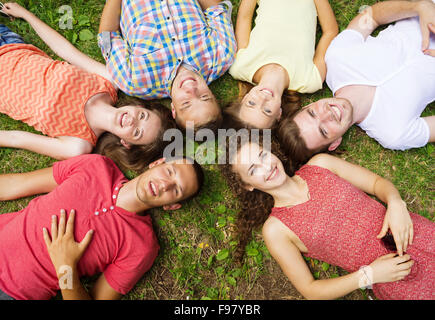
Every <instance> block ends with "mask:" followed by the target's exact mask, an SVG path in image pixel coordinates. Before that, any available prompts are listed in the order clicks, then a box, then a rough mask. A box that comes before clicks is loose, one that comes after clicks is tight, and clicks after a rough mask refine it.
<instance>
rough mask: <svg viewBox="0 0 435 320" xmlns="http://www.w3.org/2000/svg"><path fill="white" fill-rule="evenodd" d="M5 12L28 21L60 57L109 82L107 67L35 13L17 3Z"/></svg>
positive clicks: (7, 7)
mask: <svg viewBox="0 0 435 320" xmlns="http://www.w3.org/2000/svg"><path fill="white" fill-rule="evenodd" d="M3 11H4V12H6V13H7V14H9V15H10V16H13V17H16V18H22V19H24V20H26V21H27V22H28V23H29V24H30V25H31V26H32V28H33V29H34V30H35V31H36V33H37V34H38V35H39V36H40V37H41V39H42V40H43V41H44V42H45V43H46V44H47V45H48V46H49V47H50V49H52V50H53V51H54V52H55V53H56V54H57V55H58V56H59V57H61V58H62V59H64V60H65V61H67V62H69V63H71V64H73V65H75V66H77V67H79V68H82V69H84V70H86V71H88V72H91V73H96V74H98V75H100V76H102V77H104V78H106V79H108V80H109V81H111V78H110V76H109V74H108V73H107V71H106V66H105V65H104V64H102V63H100V62H98V61H95V60H94V59H92V58H90V57H88V56H87V55H85V54H84V53H83V52H81V51H80V50H78V49H77V48H76V47H74V46H73V45H72V44H71V43H70V42H69V41H68V40H67V39H65V38H64V37H63V36H62V35H60V34H59V33H58V32H57V31H55V30H54V29H52V28H51V27H50V26H48V25H47V24H45V23H44V22H42V21H41V20H40V19H39V18H38V17H36V16H35V15H34V14H33V13H31V12H30V11H28V10H26V9H25V8H23V7H21V6H20V5H19V4H17V3H6V4H5V6H4V8H3Z"/></svg>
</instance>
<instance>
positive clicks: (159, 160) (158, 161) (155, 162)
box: [148, 158, 166, 169]
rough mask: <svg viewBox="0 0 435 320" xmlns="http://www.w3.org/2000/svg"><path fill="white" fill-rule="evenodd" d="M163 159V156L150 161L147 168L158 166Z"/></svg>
mask: <svg viewBox="0 0 435 320" xmlns="http://www.w3.org/2000/svg"><path fill="white" fill-rule="evenodd" d="M165 161H166V159H165V158H160V159H158V160H156V161H153V162H151V163H150V164H149V166H148V168H150V169H151V168H152V167H155V166H158V165H159V164H162V163H164V162H165Z"/></svg>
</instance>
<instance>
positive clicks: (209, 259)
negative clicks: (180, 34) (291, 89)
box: [0, 0, 435, 299]
mask: <svg viewBox="0 0 435 320" xmlns="http://www.w3.org/2000/svg"><path fill="white" fill-rule="evenodd" d="M18 2H19V3H21V4H23V5H24V6H25V7H27V8H28V9H30V10H31V11H32V12H33V13H35V14H36V15H37V16H39V17H40V18H41V19H42V20H43V21H45V22H46V23H48V24H49V25H50V26H52V27H54V28H56V29H57V30H58V31H59V32H61V33H62V34H63V35H64V36H65V37H66V38H68V39H69V40H70V41H72V42H73V43H74V44H75V45H76V46H77V47H78V48H79V49H80V50H82V51H83V52H85V53H86V54H88V55H90V56H91V57H93V58H95V59H96V60H99V61H101V62H104V60H103V58H102V56H101V54H100V50H99V48H98V46H97V43H96V34H97V30H98V25H99V18H100V15H101V12H102V9H103V5H104V3H105V1H104V0H89V1H88V0H86V1H85V0H75V1H67V0H62V1H53V0H40V1H39V0H38V1H36V0H29V1H18ZM330 2H331V3H332V6H333V9H334V12H335V14H336V17H337V20H338V23H339V26H340V30H343V29H344V28H345V27H346V26H347V24H348V23H349V22H350V20H351V19H352V18H353V17H354V16H355V15H356V14H357V12H358V9H359V8H360V6H362V5H367V4H368V5H370V4H373V3H375V2H376V1H374V0H365V1H362V0H355V1H353V0H352V1H351V0H333V1H330ZM232 3H233V4H234V10H233V22H234V23H235V18H236V15H237V8H238V4H239V0H232ZM63 5H69V6H70V7H71V8H72V14H73V18H74V23H73V29H72V30H61V29H59V22H60V19H61V18H62V16H63V14H65V13H59V8H61V7H62V6H63ZM0 23H3V24H6V25H8V26H9V27H10V28H11V29H12V30H13V31H15V32H17V33H19V34H20V35H22V36H23V38H24V39H25V41H26V42H28V43H31V44H34V45H36V46H38V47H39V48H41V49H42V50H44V51H46V52H47V53H49V54H50V55H51V56H52V57H54V58H58V57H56V56H55V55H54V54H53V52H52V51H50V50H49V49H48V47H47V46H46V45H45V44H44V43H43V42H42V41H41V40H40V39H39V37H38V36H37V35H36V34H35V32H33V30H31V28H30V26H29V25H28V24H27V23H26V22H24V21H20V20H15V21H13V22H10V21H9V20H7V19H5V18H0ZM90 34H91V35H93V36H92V38H91V37H90V36H89V35H90ZM88 38H91V39H88ZM211 88H212V90H213V92H214V93H215V94H216V96H217V98H218V99H219V100H220V101H222V104H223V105H224V104H226V103H227V102H229V101H231V100H232V99H234V98H235V97H236V96H237V93H238V92H237V82H236V81H235V80H233V79H232V78H231V76H229V75H228V74H226V75H225V76H223V77H222V78H221V79H219V80H217V81H215V82H214V83H213V84H212V85H211ZM329 96H331V92H330V90H329V89H328V88H327V86H326V84H324V89H323V90H321V91H319V92H317V93H316V94H313V95H306V96H303V98H302V99H303V103H304V105H305V104H308V103H309V102H310V101H314V100H317V99H319V98H323V97H329ZM167 103H168V101H165V104H167ZM424 115H435V104H431V105H430V106H428V107H427V108H426V110H425V112H424ZM12 129H14V130H28V131H31V132H35V131H34V130H33V129H32V128H30V127H28V126H26V125H25V124H23V123H20V122H17V121H14V120H12V119H10V118H9V117H7V116H5V115H0V130H12ZM339 149H340V150H341V151H343V152H342V154H340V157H342V158H345V159H346V160H348V161H350V162H353V163H357V164H359V165H362V166H364V167H366V168H368V169H370V170H372V171H374V172H375V173H377V174H379V175H381V176H383V177H386V178H388V179H390V180H391V181H392V182H393V183H394V184H395V185H396V186H397V188H398V189H399V191H400V193H401V195H402V198H403V199H404V200H405V201H406V202H407V204H408V208H409V210H411V211H413V212H416V213H418V214H420V215H422V216H425V217H427V218H429V219H430V220H432V221H434V198H435V194H434V192H435V185H434V181H435V175H434V167H435V162H434V149H435V148H434V145H433V144H428V145H427V146H426V147H424V148H420V149H413V150H409V151H406V152H400V151H390V150H384V149H383V148H382V147H381V146H380V145H379V144H378V143H376V142H375V141H374V140H372V139H370V138H369V137H368V136H367V135H366V134H364V133H363V132H362V131H361V130H360V129H358V128H355V127H354V128H352V129H351V130H349V131H348V133H347V134H346V136H345V138H344V141H343V144H342V145H341V146H340V148H339ZM53 162H54V160H53V159H50V158H48V157H45V156H41V155H38V154H34V153H31V152H27V151H23V150H14V149H8V148H0V173H10V172H27V171H31V170H36V169H39V168H45V167H47V166H49V165H50V164H52V163H53ZM204 169H205V171H206V183H205V187H204V189H203V191H202V192H201V193H200V195H199V196H198V197H197V198H196V199H194V200H193V201H191V202H190V203H189V204H187V205H186V206H185V207H184V208H183V209H181V210H178V211H176V212H172V213H169V212H165V211H163V210H152V212H151V215H152V217H153V221H154V225H155V230H156V232H157V235H158V238H159V240H160V246H161V250H160V254H159V256H158V258H157V260H156V261H155V263H154V265H153V267H152V269H151V270H150V271H149V272H148V273H147V274H146V275H145V276H144V277H143V278H142V279H141V280H140V281H139V282H138V284H137V285H136V286H135V288H134V289H133V290H132V291H131V292H130V293H129V294H127V295H126V296H125V297H124V299H186V298H189V299H302V296H300V295H299V294H298V292H297V291H296V290H295V289H294V288H293V287H292V285H291V284H290V283H289V281H288V280H287V278H286V277H285V276H284V275H283V273H282V272H281V270H280V268H279V266H278V265H277V264H276V263H275V262H274V261H273V259H272V258H271V256H270V254H269V253H268V250H267V249H266V247H265V245H264V243H263V241H262V239H261V234H260V233H258V232H256V233H255V234H254V237H253V240H252V241H251V242H250V243H249V245H248V248H247V256H246V258H245V261H244V263H243V265H236V264H235V263H234V262H233V261H232V253H233V251H234V248H235V245H236V243H237V242H236V241H235V238H234V222H235V219H236V213H237V205H236V201H235V199H234V197H233V196H232V194H231V193H230V191H229V189H228V188H227V187H226V185H225V182H224V181H223V178H222V177H221V176H220V173H219V170H218V168H217V166H215V165H210V166H205V168H204ZM128 176H129V177H132V176H133V174H132V173H129V174H128ZM30 199H31V198H26V199H20V200H17V201H6V202H0V214H1V213H6V212H13V211H18V210H21V209H22V208H24V207H25V206H26V205H27V203H28V202H29V200H30ZM41 241H42V234H41ZM306 260H307V263H308V265H309V266H310V268H311V270H312V272H313V275H314V277H315V278H328V277H336V276H339V275H342V274H344V273H345V272H344V271H343V270H341V269H340V268H337V267H334V266H329V265H328V264H326V263H322V262H321V261H317V260H312V259H306ZM92 281H93V279H85V283H86V284H88V285H89V284H91V283H92ZM367 294H370V295H371V296H373V294H372V293H370V292H369V291H367V292H365V291H362V290H357V291H354V292H353V293H351V294H349V295H347V296H346V297H344V299H367Z"/></svg>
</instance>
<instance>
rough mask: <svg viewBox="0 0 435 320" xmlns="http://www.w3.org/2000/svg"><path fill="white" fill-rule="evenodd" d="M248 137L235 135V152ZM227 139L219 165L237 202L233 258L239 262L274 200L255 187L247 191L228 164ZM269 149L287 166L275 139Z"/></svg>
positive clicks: (266, 216) (261, 139) (261, 140)
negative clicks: (224, 159) (223, 159)
mask: <svg viewBox="0 0 435 320" xmlns="http://www.w3.org/2000/svg"><path fill="white" fill-rule="evenodd" d="M250 137H251V134H249V138H248V139H243V138H242V136H237V139H238V142H237V152H239V151H240V148H241V147H242V146H243V142H245V143H246V142H248V143H249V141H251V139H250ZM228 141H229V139H228V140H227V146H226V151H227V152H226V154H227V155H226V157H227V158H226V161H225V164H223V165H220V166H219V167H220V169H221V172H222V175H223V176H224V178H225V180H226V182H227V185H228V187H229V188H230V190H231V191H232V193H233V194H234V196H235V197H236V199H237V202H238V214H237V222H236V232H237V237H238V240H239V243H238V246H237V249H236V252H235V259H236V261H238V262H241V261H242V259H243V256H244V253H245V247H246V245H247V244H248V242H249V240H250V239H251V237H252V231H253V230H254V229H255V228H258V227H260V226H262V225H263V223H264V222H265V221H266V220H267V218H268V217H269V214H270V212H271V210H272V208H273V206H274V200H273V197H272V196H271V195H269V194H268V193H265V192H263V191H260V190H257V189H254V190H253V191H248V190H247V189H246V188H245V183H244V182H243V181H242V179H241V177H240V175H239V174H237V173H236V172H234V171H233V167H232V165H231V164H230V163H231V162H230V160H231V159H230V155H229V152H228V150H229V144H228ZM262 142H263V138H262V136H260V139H259V145H260V146H262ZM271 149H272V150H271V152H272V153H273V154H274V155H276V156H277V157H278V158H279V159H280V160H281V161H282V162H283V165H284V168H287V167H288V165H287V159H286V157H285V156H284V155H283V154H282V153H281V151H280V149H279V145H278V143H277V142H276V141H273V140H272V144H271ZM287 174H288V172H287Z"/></svg>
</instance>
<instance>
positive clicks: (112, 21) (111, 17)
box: [98, 0, 122, 33]
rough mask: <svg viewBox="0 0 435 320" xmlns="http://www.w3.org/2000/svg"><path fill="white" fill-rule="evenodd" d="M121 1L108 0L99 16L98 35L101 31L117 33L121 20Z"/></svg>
mask: <svg viewBox="0 0 435 320" xmlns="http://www.w3.org/2000/svg"><path fill="white" fill-rule="evenodd" d="M121 3H122V0H108V1H107V2H106V5H105V6H104V9H103V13H102V14H101V20H100V28H99V31H98V32H99V33H101V32H103V31H118V30H119V21H120V19H121Z"/></svg>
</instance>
